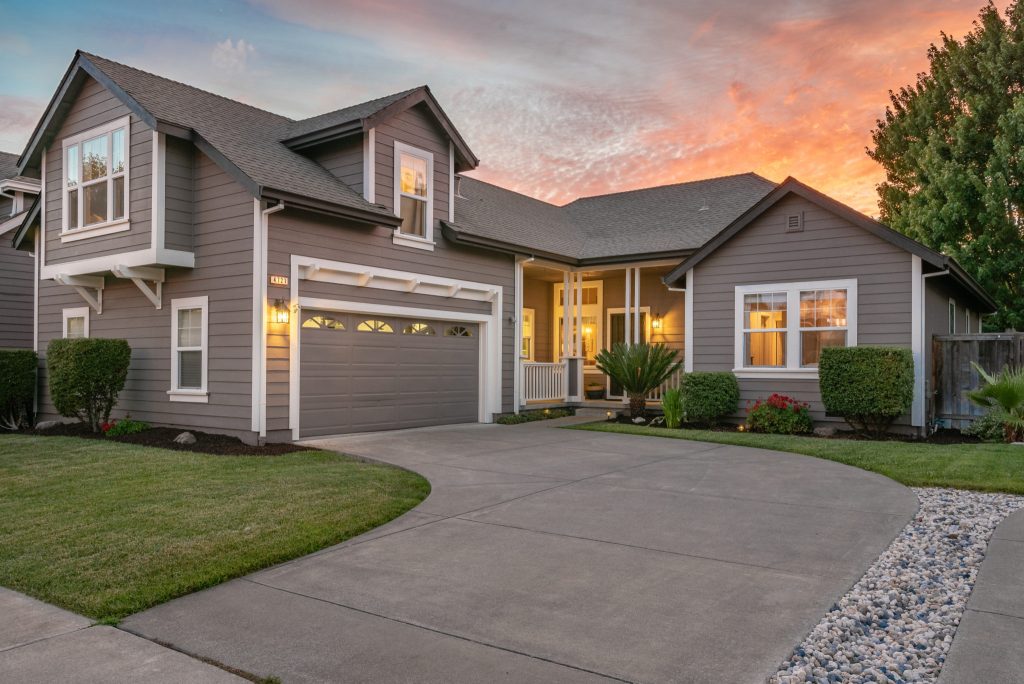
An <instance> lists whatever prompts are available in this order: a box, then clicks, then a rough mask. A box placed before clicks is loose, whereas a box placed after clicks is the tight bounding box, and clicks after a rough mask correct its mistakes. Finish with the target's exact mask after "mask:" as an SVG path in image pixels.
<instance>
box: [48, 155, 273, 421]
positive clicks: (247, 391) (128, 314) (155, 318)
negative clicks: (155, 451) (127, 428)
mask: <svg viewBox="0 0 1024 684" xmlns="http://www.w3.org/2000/svg"><path fill="white" fill-rule="evenodd" d="M192 174H193V175H194V178H195V207H194V216H195V253H196V268H195V269H192V270H187V269H168V271H167V282H166V283H165V284H164V291H163V308H162V309H161V310H157V309H155V308H154V307H153V305H152V304H151V303H150V302H149V301H148V300H147V299H145V298H144V297H143V295H142V293H141V292H139V291H138V289H136V287H135V285H134V284H132V283H131V282H129V281H124V280H118V279H115V278H112V277H109V276H108V277H107V279H106V289H105V290H104V293H103V313H102V314H96V312H94V311H92V312H90V316H89V327H90V336H92V337H108V338H123V339H126V340H128V342H129V344H130V345H131V347H132V364H131V369H130V371H129V375H128V381H127V384H126V385H125V389H124V391H123V392H122V394H121V397H120V401H119V404H118V409H117V411H116V413H115V415H116V416H123V415H124V414H125V413H131V415H132V417H134V418H137V419H140V420H145V421H148V422H150V423H153V424H158V425H176V426H182V427H192V428H196V429H200V430H208V431H214V432H225V433H232V434H238V435H240V436H248V435H251V432H250V428H251V397H252V394H251V389H252V380H251V378H252V375H251V374H252V361H251V350H252V235H253V198H252V196H251V195H249V194H248V193H247V192H246V191H245V190H244V189H243V188H242V187H241V186H240V185H238V184H237V183H236V182H235V181H234V180H232V179H231V177H230V176H228V175H227V174H225V173H224V172H223V171H221V169H220V168H219V167H217V166H216V164H214V162H213V161H211V160H210V159H209V158H207V157H206V156H205V155H203V154H201V153H198V152H197V153H196V154H195V163H194V168H193V170H192ZM202 295H206V296H208V297H209V306H210V313H209V325H210V330H209V392H210V400H209V403H208V404H191V403H183V402H172V401H170V400H169V399H168V397H167V390H168V389H170V381H171V380H170V373H171V370H170V367H171V300H172V299H176V298H179V297H195V296H202ZM39 305H40V319H39V337H40V340H39V343H40V350H41V351H43V352H44V353H45V349H46V345H47V344H48V343H49V341H50V340H51V339H54V338H58V337H60V335H61V324H62V322H61V310H62V309H64V308H71V307H81V306H84V302H83V301H82V299H80V298H79V297H78V295H77V294H76V293H75V292H74V290H72V289H71V288H67V287H63V286H61V285H57V284H55V283H53V282H52V281H42V282H41V284H40V301H39ZM43 376H44V377H43V391H42V401H41V406H42V409H43V414H44V417H45V418H53V417H55V416H54V414H53V408H52V405H51V404H50V401H49V396H48V393H47V391H46V389H45V385H46V381H45V369H44V372H43Z"/></svg>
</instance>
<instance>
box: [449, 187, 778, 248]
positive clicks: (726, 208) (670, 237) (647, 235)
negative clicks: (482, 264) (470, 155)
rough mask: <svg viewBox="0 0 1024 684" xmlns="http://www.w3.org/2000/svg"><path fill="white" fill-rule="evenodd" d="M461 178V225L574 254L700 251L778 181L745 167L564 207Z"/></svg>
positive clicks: (458, 218)
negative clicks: (744, 170) (734, 172)
mask: <svg viewBox="0 0 1024 684" xmlns="http://www.w3.org/2000/svg"><path fill="white" fill-rule="evenodd" d="M461 183H462V185H461V189H460V195H461V196H462V197H457V198H456V200H455V216H456V221H455V222H454V223H453V224H452V225H453V227H454V228H455V229H456V230H457V231H460V232H464V233H467V234H469V235H474V236H478V237H483V238H486V239H490V240H500V241H502V242H507V243H511V244H516V245H521V246H523V247H526V248H530V249H535V250H538V251H544V252H549V253H554V254H559V255H563V256H567V257H571V258H574V259H595V258H602V257H618V256H628V255H630V254H650V253H655V252H680V251H686V250H695V249H698V248H699V247H701V246H702V245H703V244H704V243H705V242H707V241H708V240H710V239H711V238H712V237H714V236H715V235H717V234H718V233H719V232H720V231H722V230H723V229H724V228H725V227H726V226H728V225H729V224H730V223H732V222H733V221H734V220H736V219H737V218H738V217H739V216H740V215H741V214H742V213H743V212H745V211H746V210H747V209H749V208H750V207H752V206H753V205H754V204H756V203H757V202H758V201H759V200H760V199H762V198H763V197H764V196H765V195H767V194H768V193H769V192H771V191H772V190H774V189H775V188H776V187H777V186H776V184H775V183H772V182H771V181H769V180H767V179H765V178H762V177H761V176H758V175H757V174H754V173H744V174H739V175H735V176H723V177H721V178H710V179H707V180H700V181H691V182H688V183H678V184H675V185H665V186H660V187H655V188H645V189H642V190H631V191H628V192H618V193H613V194H609V195H597V196H595V197H584V198H581V199H578V200H576V201H574V202H571V203H569V204H567V205H565V206H563V207H558V206H555V205H553V204H548V203H547V202H542V201H540V200H536V199H533V198H531V197H527V196H525V195H521V194H519V193H516V192H512V191H511V190H505V189H504V188H500V187H498V186H496V185H491V184H490V183H484V182H483V181H479V180H475V179H472V178H468V177H463V179H462V181H461Z"/></svg>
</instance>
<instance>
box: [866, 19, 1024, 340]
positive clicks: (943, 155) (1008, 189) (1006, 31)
mask: <svg viewBox="0 0 1024 684" xmlns="http://www.w3.org/2000/svg"><path fill="white" fill-rule="evenodd" d="M928 60H929V63H930V67H929V70H928V71H927V72H925V73H922V74H919V75H918V78H917V82H916V83H914V84H913V85H909V86H905V87H903V88H900V89H899V91H897V92H894V93H890V98H891V105H890V106H889V107H888V108H887V109H886V112H885V118H884V119H882V120H879V121H878V124H877V128H876V129H875V130H874V131H873V132H872V138H873V140H874V149H873V150H868V155H869V156H870V157H871V158H872V159H874V160H875V161H877V162H878V163H879V164H881V165H882V167H883V168H884V169H885V173H886V180H885V182H883V183H881V184H880V185H879V186H878V193H879V198H880V201H879V207H880V209H881V218H882V220H883V221H884V222H886V223H887V224H888V225H890V226H891V227H892V228H894V229H895V230H898V231H900V232H901V233H904V234H906V235H909V236H910V237H912V238H914V239H916V240H919V241H920V242H923V243H924V244H926V245H928V246H929V247H932V248H933V249H936V250H939V251H942V252H944V253H946V254H949V255H951V256H953V257H955V258H956V259H957V260H958V261H959V262H960V263H961V264H962V265H963V266H964V268H966V269H967V270H968V271H969V272H970V273H971V274H972V275H973V276H975V277H976V278H977V279H978V281H979V282H980V283H981V284H982V285H983V286H984V287H985V288H986V289H987V290H988V291H989V292H990V293H991V294H992V296H993V297H994V298H995V300H996V302H997V303H998V305H999V311H998V312H997V313H996V314H995V315H994V316H992V317H991V318H989V319H988V321H987V327H988V328H989V329H994V330H1002V329H1004V328H1006V327H1015V328H1018V329H1024V154H1022V152H1021V151H1022V149H1024V0H1020V1H1018V2H1015V3H1014V4H1012V5H1010V7H1009V8H1008V9H1007V11H1006V15H1005V16H1002V15H1000V13H999V11H998V10H997V9H996V8H995V7H994V6H993V5H991V4H989V5H987V6H986V7H984V8H983V9H982V10H981V13H980V15H979V17H978V19H977V20H976V21H975V26H974V30H973V31H971V32H970V33H969V34H968V35H967V36H966V37H965V38H964V39H963V40H962V41H958V40H955V39H954V38H951V37H950V36H947V35H945V34H942V36H941V41H940V42H939V44H937V45H936V44H933V45H932V46H931V47H930V48H929V50H928Z"/></svg>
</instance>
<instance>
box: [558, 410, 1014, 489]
mask: <svg viewBox="0 0 1024 684" xmlns="http://www.w3.org/2000/svg"><path fill="white" fill-rule="evenodd" d="M569 429H574V430H592V431H595V432H615V433H621V434H629V435H650V436H655V437H666V438H671V439H688V440H694V441H698V442H714V443H716V444H734V445H737V446H748V447H760V448H762V449H775V450H777V451H791V452H793V453H796V454H804V455H806V456H814V457H816V458H824V459H827V460H829V461H838V462H839V463H846V464H847V465H852V466H856V467H858V468H863V469H864V470H870V471H872V472H875V473H880V474H882V475H885V476H886V477H890V478H892V479H893V480H896V481H897V482H901V483H903V484H905V485H908V486H912V487H954V488H957V489H976V490H980V491H988V492H1009V493H1011V494H1024V447H1020V446H1013V445H1011V444H926V443H921V444H915V443H911V442H895V441H892V442H873V441H864V440H852V439H820V438H815V437H795V436H791V435H764V434H754V433H749V432H747V433H743V432H712V431H710V430H667V429H665V428H652V427H647V426H643V425H624V424H622V423H589V424H586V425H576V426H572V427H571V428H569Z"/></svg>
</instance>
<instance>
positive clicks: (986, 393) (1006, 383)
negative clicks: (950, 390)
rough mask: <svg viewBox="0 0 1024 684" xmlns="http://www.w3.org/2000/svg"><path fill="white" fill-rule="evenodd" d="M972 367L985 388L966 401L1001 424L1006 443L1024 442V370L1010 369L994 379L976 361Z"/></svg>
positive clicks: (973, 391) (970, 393) (982, 387)
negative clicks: (986, 410) (988, 413)
mask: <svg viewBox="0 0 1024 684" xmlns="http://www.w3.org/2000/svg"><path fill="white" fill-rule="evenodd" d="M971 365H972V366H974V370H976V371H978V375H979V376H981V379H982V380H983V381H984V382H985V384H984V385H982V386H981V387H979V388H978V389H976V390H972V391H970V392H968V393H967V398H968V399H970V400H971V401H972V402H974V403H975V404H977V405H978V406H983V407H985V408H987V409H988V410H989V411H990V412H991V413H993V414H995V416H996V417H997V418H998V419H999V420H1000V421H1002V423H1003V435H1004V438H1005V440H1006V441H1007V442H1019V441H1022V440H1024V367H1022V368H1015V369H1011V368H1010V367H1009V366H1007V367H1004V368H1003V370H1002V371H1000V372H999V374H998V375H996V376H994V377H993V376H991V375H989V374H988V373H986V372H985V369H983V368H982V367H981V366H979V365H978V364H976V363H974V362H973V361H972V362H971Z"/></svg>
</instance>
